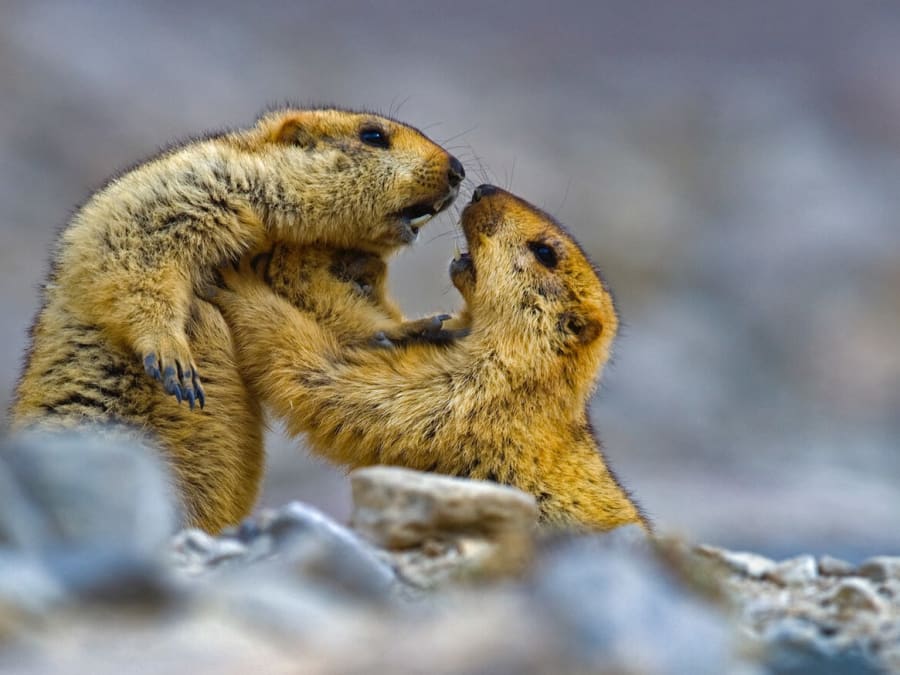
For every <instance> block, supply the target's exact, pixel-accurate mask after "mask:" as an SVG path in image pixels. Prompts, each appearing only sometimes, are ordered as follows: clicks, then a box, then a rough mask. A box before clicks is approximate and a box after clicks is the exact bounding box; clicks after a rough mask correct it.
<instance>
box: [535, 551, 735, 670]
mask: <svg viewBox="0 0 900 675" xmlns="http://www.w3.org/2000/svg"><path fill="white" fill-rule="evenodd" d="M535 579H536V581H535V583H536V589H535V594H536V603H535V606H536V607H537V608H540V611H541V612H544V613H546V614H547V615H548V620H549V622H550V624H551V625H552V624H558V625H559V626H560V631H561V633H562V635H564V636H566V638H567V639H568V641H569V645H570V647H569V651H570V653H571V654H573V655H575V656H577V659H576V661H577V662H580V665H581V667H582V668H584V670H585V672H593V671H594V670H596V671H601V672H628V673H672V674H673V675H674V674H676V673H679V674H680V673H697V674H701V673H710V674H719V673H726V672H733V667H734V665H735V662H734V660H733V656H732V648H733V645H732V638H731V633H730V630H729V628H728V626H727V623H726V622H725V620H724V616H723V615H722V614H720V613H719V612H718V611H717V610H716V609H714V608H713V607H712V606H710V605H707V604H705V603H703V602H701V601H700V600H698V599H696V598H695V597H693V596H691V595H690V594H688V593H687V592H686V591H685V590H684V589H682V588H681V587H680V586H679V585H678V584H676V583H675V582H674V581H672V580H671V579H669V577H668V575H667V574H666V572H665V571H664V570H663V569H661V568H660V567H659V566H658V565H657V564H656V563H655V562H654V560H653V559H651V558H649V557H647V556H644V555H639V554H635V553H633V552H627V551H624V550H616V549H610V548H608V547H605V546H604V545H603V543H602V539H601V538H588V539H579V540H574V541H572V542H570V543H569V544H566V545H564V546H563V547H561V548H560V549H558V550H556V551H554V552H553V553H551V554H550V555H548V557H547V559H546V560H544V561H542V563H540V564H539V566H538V569H537V570H536V574H535ZM663 636H664V637H663Z"/></svg>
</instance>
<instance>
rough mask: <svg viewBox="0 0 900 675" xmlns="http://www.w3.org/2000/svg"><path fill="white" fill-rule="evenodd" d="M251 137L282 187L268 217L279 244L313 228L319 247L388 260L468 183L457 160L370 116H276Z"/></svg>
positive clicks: (416, 134) (406, 129) (410, 131)
mask: <svg viewBox="0 0 900 675" xmlns="http://www.w3.org/2000/svg"><path fill="white" fill-rule="evenodd" d="M251 135H255V139H251V143H252V144H253V145H254V147H253V149H254V151H258V150H260V145H261V146H262V150H263V152H264V153H265V158H264V161H265V162H266V164H265V165H266V166H267V167H270V170H271V171H273V172H276V173H277V176H278V178H279V179H280V180H278V181H277V184H278V185H279V187H280V188H281V190H282V192H283V194H277V195H275V196H274V197H275V199H276V200H277V201H278V204H277V206H276V208H275V209H274V212H273V213H272V215H273V216H274V219H275V220H276V223H275V225H276V227H279V229H281V230H282V231H281V232H280V233H279V235H280V236H281V237H283V238H284V239H290V229H291V227H292V226H293V225H296V224H298V223H299V224H302V225H306V224H308V223H316V224H317V225H316V226H317V227H321V229H322V231H323V239H322V241H321V243H323V244H327V245H329V246H342V247H354V246H356V247H359V246H361V247H363V248H366V249H367V250H371V251H373V252H377V253H386V252H388V251H390V250H391V249H393V248H396V247H397V246H400V245H402V244H408V243H411V242H412V241H414V240H415V239H416V236H417V235H418V232H419V228H421V227H422V226H423V225H424V224H425V223H427V222H428V221H429V220H430V219H431V218H432V217H434V216H435V215H436V214H437V213H439V212H440V211H442V210H443V209H445V208H447V207H448V206H449V205H450V204H451V203H452V202H453V200H454V199H455V198H456V195H457V192H458V190H459V184H460V183H461V182H462V179H463V178H464V177H465V171H464V170H463V166H462V164H460V162H459V160H457V159H456V158H455V157H453V156H452V155H451V154H449V153H448V152H447V151H446V150H444V149H443V148H442V147H440V146H439V145H437V144H436V143H434V142H433V141H431V140H430V139H429V138H427V137H426V136H425V135H424V134H422V133H421V132H420V131H418V130H417V129H414V128H413V127H410V126H408V125H405V124H402V123H400V122H397V121H396V120H392V119H388V118H386V117H382V116H379V115H375V114H370V113H357V112H348V111H344V110H335V109H322V110H280V111H277V112H274V113H270V114H268V115H266V116H264V117H262V118H261V119H260V120H259V122H258V124H257V128H256V129H255V130H254V131H253V132H251ZM260 140H261V141H262V143H261V144H260V142H259V141H260ZM270 199H271V198H270ZM278 209H283V210H284V211H285V213H283V214H282V215H284V216H285V217H284V218H283V221H284V222H283V223H279V222H277V221H278V215H279V214H278V213H277V211H278ZM291 210H293V211H294V212H293V213H290V211H291ZM326 237H329V238H328V239H327V240H326ZM332 237H333V238H332Z"/></svg>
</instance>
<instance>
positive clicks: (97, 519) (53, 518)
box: [0, 429, 176, 556]
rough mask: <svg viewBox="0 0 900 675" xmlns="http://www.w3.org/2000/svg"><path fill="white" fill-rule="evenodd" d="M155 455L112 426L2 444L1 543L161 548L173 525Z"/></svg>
mask: <svg viewBox="0 0 900 675" xmlns="http://www.w3.org/2000/svg"><path fill="white" fill-rule="evenodd" d="M170 485H171V482H170V480H169V478H168V476H167V474H166V473H165V471H164V469H163V467H162V465H161V463H160V461H159V460H158V453H157V451H155V450H154V449H153V448H151V447H149V446H148V445H146V444H145V443H144V442H143V441H142V440H141V439H139V438H137V437H135V436H134V435H130V434H127V433H124V432H119V431H117V430H111V429H107V430H100V429H98V430H96V431H94V432H87V431H83V432H80V433H74V432H69V433H62V432H59V433H52V434H51V433H29V434H23V435H19V436H14V437H10V438H7V439H4V440H3V441H2V443H0V487H2V488H3V489H0V541H4V542H6V544H7V545H9V546H12V547H15V548H19V549H25V550H31V551H49V550H53V549H59V548H81V547H91V548H96V547H105V548H110V549H117V550H120V551H123V552H125V553H126V554H127V555H137V556H141V555H152V554H155V553H156V552H158V551H161V550H162V547H163V546H164V544H165V543H166V541H167V540H168V537H169V536H170V535H171V533H172V532H173V531H174V530H175V522H176V512H175V501H174V498H173V493H172V490H171V488H170Z"/></svg>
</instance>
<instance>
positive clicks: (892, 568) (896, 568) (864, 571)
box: [857, 556, 900, 581]
mask: <svg viewBox="0 0 900 675" xmlns="http://www.w3.org/2000/svg"><path fill="white" fill-rule="evenodd" d="M857 573H858V574H859V575H860V576H863V577H867V578H869V579H871V580H872V581H886V580H887V579H900V557H894V556H877V557H875V558H869V559H868V560H866V561H865V562H864V563H863V564H862V565H860V566H859V569H858V570H857Z"/></svg>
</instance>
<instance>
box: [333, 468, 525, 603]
mask: <svg viewBox="0 0 900 675" xmlns="http://www.w3.org/2000/svg"><path fill="white" fill-rule="evenodd" d="M351 481H352V486H353V502H354V511H353V515H352V527H353V528H354V529H355V530H357V531H358V532H360V534H362V535H363V536H364V537H365V538H366V539H368V540H369V541H371V542H372V543H374V544H375V545H377V546H380V547H382V548H385V549H387V550H388V551H390V552H391V554H392V559H393V562H394V565H395V567H396V568H397V569H398V572H399V573H400V574H401V575H403V576H404V577H405V578H406V579H407V580H409V581H411V582H413V583H414V584H415V585H417V586H422V587H431V586H434V585H440V584H442V583H445V582H447V581H451V580H454V579H455V580H460V579H464V578H488V577H494V576H503V575H509V574H516V573H518V572H520V571H521V570H522V569H523V568H524V566H525V565H526V563H527V561H528V559H529V558H530V556H531V553H532V547H533V532H534V528H535V523H536V520H537V513H538V512H537V505H536V504H535V501H534V499H533V498H532V497H531V496H530V495H526V494H525V493H523V492H520V491H519V490H516V489H514V488H510V487H506V486H502V485H497V484H495V483H491V482H487V481H473V480H465V479H460V478H450V477H447V476H439V475H435V474H427V473H420V472H416V471H409V470H406V469H397V468H391V467H370V468H366V469H360V470H357V471H354V472H353V473H352V474H351Z"/></svg>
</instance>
